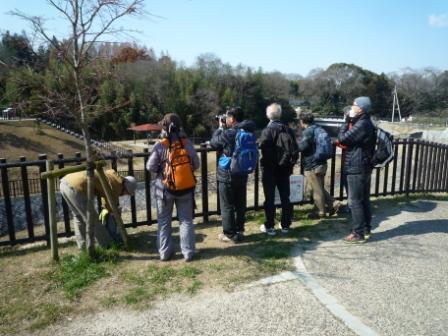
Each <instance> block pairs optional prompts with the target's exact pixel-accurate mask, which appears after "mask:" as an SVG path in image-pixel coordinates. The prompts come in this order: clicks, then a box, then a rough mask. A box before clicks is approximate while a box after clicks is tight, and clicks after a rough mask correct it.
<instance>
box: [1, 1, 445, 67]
mask: <svg viewBox="0 0 448 336" xmlns="http://www.w3.org/2000/svg"><path fill="white" fill-rule="evenodd" d="M0 4H1V9H0V31H5V30H10V31H12V32H20V31H22V30H29V27H28V26H27V25H26V24H25V23H24V22H23V21H21V20H20V19H18V18H16V17H11V16H8V15H6V12H7V11H9V10H12V9H14V8H17V9H19V10H22V11H24V12H27V13H30V14H33V15H45V16H47V17H48V18H53V19H54V20H52V21H49V24H48V26H49V28H50V29H53V30H54V31H55V32H56V31H57V32H60V31H61V27H63V25H61V23H60V21H58V19H57V15H56V13H54V12H52V11H50V10H49V6H48V5H47V4H46V1H45V0H0ZM145 8H146V10H147V11H149V12H151V13H152V14H154V16H152V17H149V18H148V17H146V18H143V19H136V18H133V19H126V20H124V21H122V22H121V25H122V26H124V27H126V28H130V29H137V30H140V31H141V33H139V34H133V36H134V39H135V41H136V42H137V43H139V44H142V45H145V46H147V47H151V48H153V49H154V50H155V52H156V53H157V54H160V52H162V51H163V52H166V53H168V54H169V55H170V56H171V57H172V58H174V59H175V60H177V61H183V62H185V64H186V65H191V64H193V63H194V61H195V58H196V57H197V56H198V55H200V54H203V53H213V54H215V55H217V56H218V57H220V58H221V59H222V60H223V61H224V62H226V63H227V62H228V63H230V64H232V65H237V64H239V63H241V64H244V65H247V66H250V67H253V68H258V67H261V68H262V69H263V70H265V71H273V70H278V71H281V72H284V73H298V74H301V75H307V74H308V73H309V71H310V70H312V69H314V68H324V69H325V68H326V67H328V66H329V65H331V64H333V63H336V62H345V63H354V64H356V65H359V66H361V67H363V68H366V69H368V70H372V71H375V72H377V73H380V72H385V73H389V72H392V71H398V70H400V69H403V68H405V67H412V68H414V69H421V68H424V67H435V68H438V69H440V70H447V69H448V1H446V0H406V1H405V0H362V1H361V0H295V1H293V0H276V1H270V0H264V1H263V0H258V1H256V0H222V1H217V0H158V1H156V0H146V7H145ZM56 35H57V34H56ZM57 36H60V35H57ZM108 40H114V38H113V37H108ZM115 40H116V39H115Z"/></svg>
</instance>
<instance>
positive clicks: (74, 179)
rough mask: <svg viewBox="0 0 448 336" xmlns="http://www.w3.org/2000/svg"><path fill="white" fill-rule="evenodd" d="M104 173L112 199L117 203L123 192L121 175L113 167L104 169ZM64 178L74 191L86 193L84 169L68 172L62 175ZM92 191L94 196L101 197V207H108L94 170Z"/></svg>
mask: <svg viewBox="0 0 448 336" xmlns="http://www.w3.org/2000/svg"><path fill="white" fill-rule="evenodd" d="M104 174H105V175H106V179H107V180H108V182H109V186H110V188H111V190H112V201H113V202H114V203H115V204H117V205H118V204H119V203H118V202H119V200H118V199H119V197H120V196H121V195H122V194H123V188H124V186H123V177H121V176H120V175H118V173H117V172H116V171H115V170H113V169H109V170H106V171H105V172H104ZM64 180H65V181H66V182H67V183H68V184H69V185H70V186H71V187H72V188H73V189H75V190H76V191H78V192H80V193H83V194H87V173H86V172H85V171H81V172H77V173H72V174H68V175H66V176H64ZM94 193H95V195H96V196H99V197H101V204H102V205H103V207H106V208H108V209H109V207H107V206H106V194H105V193H104V190H103V188H102V187H101V183H100V179H99V177H98V173H97V172H96V171H95V186H94ZM109 210H111V209H109Z"/></svg>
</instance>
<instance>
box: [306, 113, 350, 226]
mask: <svg viewBox="0 0 448 336" xmlns="http://www.w3.org/2000/svg"><path fill="white" fill-rule="evenodd" d="M299 119H300V124H301V127H302V129H303V132H302V138H301V140H300V142H299V151H300V152H302V161H303V165H304V170H305V178H306V181H307V183H308V187H309V189H310V190H311V192H312V195H313V200H314V205H315V208H316V209H317V212H316V211H313V212H311V213H310V214H309V215H308V218H311V219H317V218H323V217H326V216H327V213H329V214H330V215H333V214H337V213H338V211H339V208H340V206H341V204H340V202H335V201H334V198H333V197H332V196H331V195H330V193H329V192H328V191H326V190H325V174H326V173H327V160H328V159H330V158H332V157H333V154H334V151H333V144H332V141H331V138H330V136H329V135H328V133H327V132H326V131H325V130H324V129H323V128H322V127H320V126H318V125H316V124H315V123H314V116H313V114H312V113H311V112H309V111H304V112H302V113H301V114H300V117H299Z"/></svg>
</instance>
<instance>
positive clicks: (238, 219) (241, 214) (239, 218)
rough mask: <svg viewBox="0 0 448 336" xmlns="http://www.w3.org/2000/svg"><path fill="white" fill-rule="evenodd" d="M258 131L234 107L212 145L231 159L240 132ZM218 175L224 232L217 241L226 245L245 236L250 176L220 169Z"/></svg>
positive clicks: (227, 114) (215, 135) (216, 133)
mask: <svg viewBox="0 0 448 336" xmlns="http://www.w3.org/2000/svg"><path fill="white" fill-rule="evenodd" d="M255 128H256V126H255V123H254V122H253V121H250V120H244V112H243V111H242V110H241V108H239V107H235V108H231V109H229V110H228V111H227V113H226V118H225V121H223V120H219V128H218V129H217V130H216V131H215V132H214V133H213V136H212V139H211V140H210V145H211V146H212V147H213V148H214V149H216V150H217V151H218V152H221V153H223V154H225V155H226V156H231V155H232V153H233V151H234V149H235V138H236V134H237V132H238V129H244V130H246V131H249V132H253V131H255ZM216 174H217V182H218V190H219V201H220V205H221V217H222V229H223V233H222V234H220V235H219V236H218V239H219V240H221V241H224V242H238V241H239V240H241V239H242V238H243V237H244V224H245V221H246V203H247V200H246V194H247V175H234V174H231V172H230V171H229V170H225V169H223V168H221V167H219V166H218V168H217V172H216Z"/></svg>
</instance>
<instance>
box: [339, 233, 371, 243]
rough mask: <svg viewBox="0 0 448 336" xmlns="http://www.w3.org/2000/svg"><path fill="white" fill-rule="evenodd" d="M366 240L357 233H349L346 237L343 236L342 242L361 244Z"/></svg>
mask: <svg viewBox="0 0 448 336" xmlns="http://www.w3.org/2000/svg"><path fill="white" fill-rule="evenodd" d="M365 242H366V240H365V239H364V236H361V235H359V234H357V233H354V232H352V233H350V234H349V235H348V236H347V237H345V238H344V243H347V244H362V243H365Z"/></svg>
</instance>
